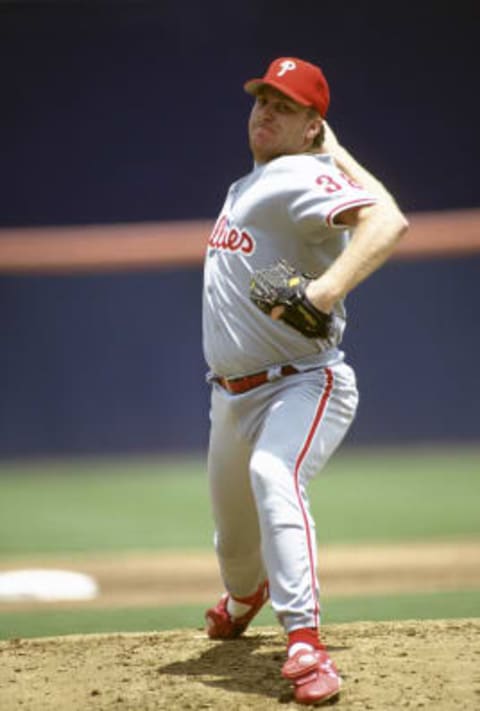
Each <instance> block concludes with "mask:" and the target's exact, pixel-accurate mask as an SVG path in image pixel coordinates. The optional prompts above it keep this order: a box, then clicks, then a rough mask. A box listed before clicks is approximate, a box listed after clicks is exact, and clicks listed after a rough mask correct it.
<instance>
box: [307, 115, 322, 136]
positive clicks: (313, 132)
mask: <svg viewBox="0 0 480 711" xmlns="http://www.w3.org/2000/svg"><path fill="white" fill-rule="evenodd" d="M321 130H322V117H321V116H320V114H318V113H317V112H316V111H312V115H311V116H310V122H309V125H308V126H307V139H308V140H309V141H314V140H315V138H316V137H317V136H318V135H319V134H320V131H321Z"/></svg>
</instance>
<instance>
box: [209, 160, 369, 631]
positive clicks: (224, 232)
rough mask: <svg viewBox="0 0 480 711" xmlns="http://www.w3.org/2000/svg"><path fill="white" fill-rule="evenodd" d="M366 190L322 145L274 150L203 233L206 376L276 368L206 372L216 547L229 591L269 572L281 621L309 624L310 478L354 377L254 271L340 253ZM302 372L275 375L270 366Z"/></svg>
mask: <svg viewBox="0 0 480 711" xmlns="http://www.w3.org/2000/svg"><path fill="white" fill-rule="evenodd" d="M373 202H375V200H374V198H373V197H372V196H371V195H369V194H368V193H367V192H365V191H364V190H363V189H362V188H360V187H359V186H357V185H354V184H352V182H351V181H350V180H349V178H347V177H346V176H345V175H342V173H340V172H339V170H338V169H337V168H336V166H335V165H334V163H333V161H332V159H331V158H330V157H328V156H323V155H307V154H302V155H295V156H283V157H281V158H277V159H275V160H272V161H270V162H268V163H267V164H265V165H259V166H256V167H255V168H254V170H253V171H252V172H251V173H250V174H249V175H248V176H246V177H244V178H242V179H241V180H239V181H237V182H236V183H234V184H233V185H232V186H231V188H230V190H229V192H228V195H227V198H226V201H225V204H224V207H223V210H222V212H221V214H220V217H219V218H218V221H217V223H216V225H215V227H214V229H213V232H212V234H211V236H210V239H209V245H208V250H207V254H206V260H205V272H204V297H203V333H204V336H203V338H204V352H205V357H206V360H207V362H208V365H209V367H210V369H211V375H217V376H222V377H227V378H229V377H230V378H235V377H238V376H242V375H248V374H251V373H256V372H258V371H262V370H265V369H269V370H270V368H272V369H273V371H275V373H274V375H275V377H272V378H271V379H270V378H269V380H270V382H266V383H264V384H263V385H261V386H259V387H253V388H252V389H249V390H247V391H246V392H243V393H241V394H232V393H230V392H227V390H225V389H224V388H223V387H222V385H221V384H220V383H219V382H217V381H216V380H215V379H213V380H212V378H210V379H211V380H212V400H211V411H210V418H211V428H210V441H209V452H208V475H209V486H210V496H211V502H212V512H213V517H214V521H215V545H216V551H217V556H218V560H219V565H220V570H221V574H222V578H223V581H224V584H225V587H226V589H227V590H228V591H229V592H230V593H231V594H232V595H236V596H240V597H242V596H247V595H251V594H252V593H253V592H254V591H255V590H256V589H257V586H258V585H259V584H260V583H262V582H263V581H265V580H266V579H268V581H269V588H270V597H271V602H272V606H273V609H274V611H275V612H276V614H277V616H278V618H279V619H280V620H281V622H282V624H283V626H284V628H285V630H286V631H287V632H290V631H292V630H295V629H298V628H302V627H307V628H312V627H317V626H318V624H319V599H318V598H319V587H318V580H317V575H316V545H315V523H314V521H313V518H312V516H311V514H310V511H309V504H308V498H307V493H306V487H307V484H308V482H309V481H310V480H311V479H312V477H314V476H315V475H316V474H317V473H318V472H319V471H320V470H321V469H322V468H323V466H324V464H325V463H326V461H327V460H328V458H329V457H330V456H331V454H332V452H333V451H334V450H335V448H336V447H337V446H338V444H339V443H340V442H341V440H342V439H343V437H344V435H345V433H346V432H347V430H348V428H349V426H350V423H351V422H352V420H353V418H354V415H355V411H356V407H357V402H358V392H357V388H356V382H355V375H354V373H353V371H352V369H351V368H350V366H348V365H347V364H346V363H345V362H343V354H342V353H341V351H340V350H339V348H338V346H339V344H340V342H341V338H342V334H343V331H344V327H345V308H344V305H343V303H338V304H336V306H335V310H334V314H335V330H334V335H333V337H332V339H331V340H330V341H329V342H325V341H322V340H315V339H313V340H312V339H308V338H306V337H304V336H302V335H301V334H300V333H298V332H297V331H296V330H295V329H293V328H291V327H290V326H288V325H287V324H285V323H284V322H283V321H274V320H272V319H271V318H270V317H269V316H267V315H265V314H264V313H262V312H261V311H260V310H259V309H258V308H257V307H256V306H255V305H254V304H253V303H252V302H251V301H250V299H249V283H250V277H251V274H252V272H253V271H255V270H256V269H260V268H264V267H267V266H270V265H272V264H274V263H276V262H277V261H278V260H279V259H280V258H284V259H286V260H287V261H288V262H290V263H291V264H292V265H293V266H294V267H297V268H299V269H300V270H301V271H303V272H309V273H314V274H316V275H320V274H321V273H322V272H323V271H324V270H325V269H326V268H327V267H328V266H329V265H330V264H331V263H332V262H333V261H334V260H335V259H336V258H337V257H338V255H339V254H340V253H341V252H342V250H343V249H344V248H345V246H346V244H347V240H348V231H346V230H345V229H344V228H342V227H341V226H337V225H335V223H334V219H335V216H336V215H338V214H339V213H341V212H342V211H343V210H347V209H349V208H353V207H360V206H362V205H369V204H372V203H373ZM285 364H291V365H294V366H296V368H297V370H299V371H301V372H299V373H296V374H293V375H290V376H289V377H284V378H277V375H278V366H279V365H285Z"/></svg>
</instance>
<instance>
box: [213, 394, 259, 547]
mask: <svg viewBox="0 0 480 711" xmlns="http://www.w3.org/2000/svg"><path fill="white" fill-rule="evenodd" d="M230 404H231V403H230V401H229V398H228V397H224V396H223V394H222V393H216V394H215V393H214V394H213V396H212V412H211V429H210V441H209V450H208V481H209V490H210V498H211V504H212V512H213V517H214V521H215V526H216V530H217V535H218V536H220V538H221V539H223V540H226V539H227V537H228V538H231V539H236V538H239V537H240V535H239V534H240V533H241V534H242V535H241V538H242V540H243V541H244V542H245V544H246V545H249V542H250V539H252V541H253V540H257V538H258V524H257V513H256V506H255V501H254V498H253V494H252V489H251V484H250V479H249V461H250V457H251V446H250V444H249V443H248V441H247V440H246V439H245V438H243V437H242V436H241V435H240V433H239V430H238V426H237V424H236V419H235V417H234V413H233V411H232V408H231V407H230Z"/></svg>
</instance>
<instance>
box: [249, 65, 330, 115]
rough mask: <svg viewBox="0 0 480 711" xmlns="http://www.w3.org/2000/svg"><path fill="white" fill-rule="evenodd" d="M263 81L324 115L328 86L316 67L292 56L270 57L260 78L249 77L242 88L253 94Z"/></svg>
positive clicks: (328, 101)
mask: <svg viewBox="0 0 480 711" xmlns="http://www.w3.org/2000/svg"><path fill="white" fill-rule="evenodd" d="M265 84H267V85H268V86H273V87H274V88H275V89H278V91H281V92H282V93H283V94H286V95H287V96H288V97H290V98H291V99H293V100H294V101H296V102H297V103H298V104H302V106H312V107H313V108H315V109H317V111H318V112H319V114H320V116H322V117H323V118H325V116H326V114H327V111H328V105H329V103H330V89H329V88H328V83H327V80H326V79H325V76H324V75H323V72H322V70H321V69H320V67H316V66H315V65H314V64H310V62H305V61H304V60H303V59H297V58H296V57H279V58H278V59H274V60H273V62H272V63H271V64H270V66H269V67H268V69H267V73H266V74H265V76H264V77H262V78H261V79H250V80H249V81H247V82H246V83H245V84H244V85H243V88H244V89H245V91H246V92H247V93H248V94H252V95H253V96H255V95H256V93H257V91H258V90H259V88H260V87H261V86H263V85H265Z"/></svg>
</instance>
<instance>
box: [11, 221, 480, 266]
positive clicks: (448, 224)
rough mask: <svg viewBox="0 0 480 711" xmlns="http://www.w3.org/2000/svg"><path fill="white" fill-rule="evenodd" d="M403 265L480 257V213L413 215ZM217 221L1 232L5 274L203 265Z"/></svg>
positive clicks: (404, 242) (401, 249) (403, 244)
mask: <svg viewBox="0 0 480 711" xmlns="http://www.w3.org/2000/svg"><path fill="white" fill-rule="evenodd" d="M408 218H409V221H410V230H409V231H408V233H407V235H406V237H405V238H404V239H403V240H402V242H401V243H400V244H399V246H398V247H397V249H396V251H395V255H394V256H395V257H396V258H398V259H415V258H427V257H450V256H461V255H467V254H471V253H475V252H479V251H480V209H468V210H452V211H444V212H423V213H413V214H410V215H408ZM212 226H213V221H210V220H198V221H197V220H192V221H178V222H140V223H128V224H109V225H87V226H68V227H35V228H12V229H0V273H3V274H7V273H29V272H32V273H59V272H60V273H65V272H94V271H120V270H122V271H124V270H129V271H130V270H138V269H157V268H159V267H162V266H182V265H185V266H188V265H195V264H200V263H201V261H202V259H203V255H204V251H205V245H206V240H207V238H208V235H209V233H210V230H211V229H212Z"/></svg>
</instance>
